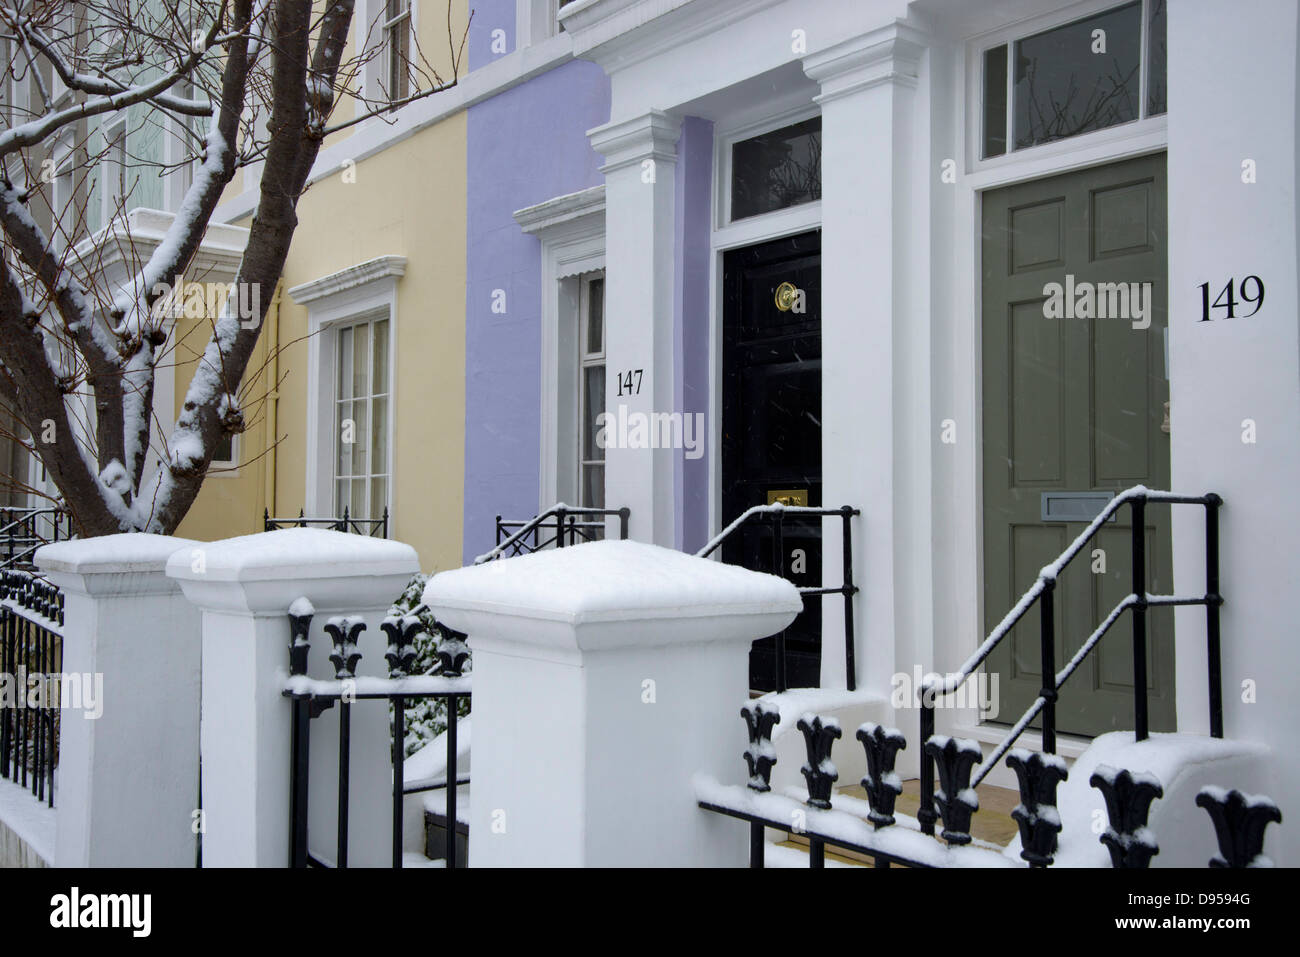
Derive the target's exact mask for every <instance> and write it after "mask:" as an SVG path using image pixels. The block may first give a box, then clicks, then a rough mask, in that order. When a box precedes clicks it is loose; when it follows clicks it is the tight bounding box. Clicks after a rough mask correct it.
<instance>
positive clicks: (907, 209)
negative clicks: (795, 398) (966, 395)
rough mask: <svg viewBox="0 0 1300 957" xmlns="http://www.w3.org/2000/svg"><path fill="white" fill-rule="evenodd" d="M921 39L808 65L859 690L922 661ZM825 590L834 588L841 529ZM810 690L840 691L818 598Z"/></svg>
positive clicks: (869, 44)
mask: <svg viewBox="0 0 1300 957" xmlns="http://www.w3.org/2000/svg"><path fill="white" fill-rule="evenodd" d="M922 40H923V37H922V35H921V34H919V33H918V32H917V31H915V30H914V29H912V28H911V27H908V26H907V25H905V24H902V23H897V22H896V23H894V24H891V25H889V26H887V27H884V28H881V29H879V30H875V31H872V32H870V33H867V34H864V35H862V36H859V37H855V38H853V39H851V40H847V41H845V42H843V43H840V44H837V45H836V46H834V47H831V48H830V49H828V50H824V51H822V52H820V53H816V54H814V55H812V56H809V57H808V58H807V59H805V61H804V71H805V72H806V73H807V74H808V76H809V77H811V78H812V79H814V80H816V81H817V82H818V83H819V84H820V85H821V94H820V95H819V96H818V97H817V98H816V99H817V102H818V103H819V104H820V105H821V109H822V354H823V355H825V356H828V357H830V361H829V364H828V366H827V368H828V370H829V373H828V374H827V375H825V376H824V377H823V380H822V473H823V491H822V499H823V501H824V502H825V503H827V504H828V505H831V506H839V505H854V506H857V507H859V508H861V509H862V516H861V518H859V519H857V520H856V521H855V526H854V539H853V550H854V555H853V575H854V579H855V582H856V584H858V586H859V587H860V588H861V591H860V592H859V594H858V596H857V603H856V606H855V610H856V615H855V625H856V633H857V641H856V644H857V661H856V665H857V669H856V670H857V681H858V688H859V689H862V690H871V691H876V692H878V693H881V694H883V695H886V696H888V694H889V689H890V684H889V680H890V676H891V675H892V674H893V673H894V672H895V671H896V670H903V671H907V672H909V673H910V672H911V670H912V665H913V663H915V662H917V661H922V662H923V664H924V666H925V667H927V668H928V667H929V659H928V657H925V654H926V652H925V650H924V648H918V647H917V643H918V642H920V641H924V642H925V646H924V647H925V648H928V642H929V634H930V622H931V612H932V606H931V602H932V595H931V588H930V582H931V579H930V567H931V563H930V507H931V502H930V487H931V480H930V446H931V442H932V437H933V436H934V434H935V432H934V428H935V427H937V424H936V423H931V422H930V421H929V419H930V412H929V407H930V366H929V362H930V349H929V329H930V323H929V311H928V310H929V299H928V292H927V289H928V280H927V278H926V277H927V275H928V273H927V271H926V269H927V266H926V264H927V263H928V261H929V255H928V248H927V243H928V232H927V231H926V227H925V226H924V223H926V222H928V219H929V208H928V202H927V200H926V199H925V196H926V192H925V189H924V176H925V175H926V168H927V165H928V164H927V161H926V151H927V149H928V146H927V144H928V138H927V137H926V136H925V135H924V134H923V132H922V131H918V130H915V129H914V126H915V125H916V124H915V119H914V113H915V111H916V109H917V92H916V88H917V84H918V73H919V66H918V64H919V59H920V57H921V54H922V52H923V46H922ZM825 534H826V544H825V548H824V551H823V555H824V558H823V561H824V563H825V564H824V569H825V570H824V575H825V578H826V581H828V582H832V583H837V582H839V581H840V580H841V576H842V574H843V571H842V563H841V556H842V539H841V523H840V521H839V520H838V519H835V520H828V521H827V522H826V523H825ZM823 613H824V619H823V620H824V622H825V627H824V629H823V631H824V636H825V637H824V639H823V644H822V686H823V687H831V688H834V687H840V688H842V687H844V681H845V671H844V669H845V665H844V648H843V634H844V630H843V602H842V601H841V600H840V599H839V598H834V599H828V600H825V601H824V603H823Z"/></svg>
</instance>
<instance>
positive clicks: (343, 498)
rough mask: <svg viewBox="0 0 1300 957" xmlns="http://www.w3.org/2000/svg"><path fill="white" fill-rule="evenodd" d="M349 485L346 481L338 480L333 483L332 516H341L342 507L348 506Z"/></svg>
mask: <svg viewBox="0 0 1300 957" xmlns="http://www.w3.org/2000/svg"><path fill="white" fill-rule="evenodd" d="M349 484H350V483H349V482H348V480H347V479H339V480H338V481H337V482H335V483H334V515H335V516H341V515H342V514H343V506H345V505H347V504H348V494H349V492H348V488H349Z"/></svg>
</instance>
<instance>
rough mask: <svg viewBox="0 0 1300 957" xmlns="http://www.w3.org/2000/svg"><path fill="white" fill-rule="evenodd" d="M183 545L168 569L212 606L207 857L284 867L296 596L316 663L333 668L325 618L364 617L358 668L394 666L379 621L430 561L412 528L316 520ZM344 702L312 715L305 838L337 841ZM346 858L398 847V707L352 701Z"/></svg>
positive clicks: (371, 856) (318, 851) (206, 657)
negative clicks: (391, 726)
mask: <svg viewBox="0 0 1300 957" xmlns="http://www.w3.org/2000/svg"><path fill="white" fill-rule="evenodd" d="M192 552H193V554H191V553H190V552H188V551H187V552H184V553H178V554H177V555H175V556H173V560H172V561H171V562H170V563H168V566H167V574H168V575H169V576H171V577H172V578H175V579H178V580H179V581H180V584H181V587H182V588H183V589H184V590H185V596H186V597H187V598H188V599H189V600H190V601H192V602H193V603H194V604H195V605H197V606H198V607H199V608H201V609H202V611H203V729H202V735H201V747H200V750H201V753H202V758H203V812H204V817H205V823H206V833H205V835H204V841H203V866H204V867H284V866H286V865H287V864H288V863H289V834H290V827H289V780H290V729H291V722H290V717H291V707H290V699H288V698H286V697H284V696H283V690H284V685H285V681H286V679H287V678H288V675H289V642H290V631H289V615H288V612H289V606H290V605H291V604H292V603H293V602H294V601H296V600H297V599H299V598H306V599H307V600H308V601H309V602H311V604H312V606H313V607H314V612H315V613H314V617H313V620H312V623H311V632H310V643H311V651H310V653H309V655H308V672H307V673H308V675H309V676H310V677H312V678H321V679H330V678H333V677H334V669H333V667H332V666H331V665H330V662H329V653H330V651H331V650H332V645H331V642H330V639H329V637H328V636H327V635H326V634H325V633H324V630H323V629H324V625H325V624H326V622H327V620H328V619H329V618H331V617H334V616H348V617H351V618H360V619H362V620H363V621H364V622H365V623H366V630H365V631H364V632H363V633H362V635H361V637H360V640H359V641H358V647H359V650H360V652H361V655H362V657H361V662H360V665H359V667H358V669H357V672H356V673H357V675H358V676H362V675H374V676H379V677H387V675H388V665H387V663H386V662H385V660H384V648H385V646H386V644H387V642H386V639H385V637H384V634H383V632H382V631H381V630H380V628H379V624H380V622H381V621H382V620H383V618H384V616H385V614H386V613H387V611H388V608H389V606H390V605H391V604H392V602H393V601H394V600H396V599H397V597H398V596H399V595H400V594H401V593H402V589H403V588H405V587H406V585H407V583H408V582H409V581H410V579H411V576H412V575H414V574H415V573H416V572H417V571H418V570H419V560H418V558H417V556H416V553H415V549H413V548H411V546H409V545H404V544H402V543H401V542H393V541H387V540H385V539H377V538H370V537H368V536H364V535H352V534H347V533H344V532H335V531H327V530H324V529H315V528H289V529H284V530H281V531H274V532H262V533H260V534H257V535H248V536H244V537H242V538H231V539H225V540H224V541H220V542H212V543H210V544H207V545H201V546H198V547H197V548H195V549H193V550H192ZM338 714H339V706H338V705H337V704H336V705H335V706H334V707H333V708H331V709H330V710H327V711H325V712H324V713H323V714H322V715H321V716H320V717H318V718H316V719H315V720H313V721H312V722H311V748H310V754H311V772H310V776H309V788H308V793H309V801H308V819H309V825H308V847H309V850H310V852H311V853H312V854H313V855H315V856H316V857H318V858H320V859H322V860H324V861H326V862H332V861H333V860H334V859H335V853H336V821H337V817H336V814H337V795H338V727H339V720H338ZM351 742H352V747H351V752H350V755H351V762H350V774H349V781H350V785H351V786H350V795H349V798H350V799H349V822H350V828H349V840H348V846H349V848H350V853H349V864H351V865H355V866H363V867H364V866H376V865H385V864H388V863H389V862H390V860H391V846H392V845H391V839H390V835H391V829H390V822H391V809H392V798H391V795H392V792H391V782H392V770H391V763H390V750H389V731H388V709H387V708H386V707H385V706H384V702H382V701H367V700H359V701H358V702H357V703H356V704H355V705H354V706H353V707H352V715H351Z"/></svg>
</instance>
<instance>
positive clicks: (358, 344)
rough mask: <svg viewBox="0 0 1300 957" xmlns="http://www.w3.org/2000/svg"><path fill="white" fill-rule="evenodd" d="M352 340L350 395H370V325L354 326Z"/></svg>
mask: <svg viewBox="0 0 1300 957" xmlns="http://www.w3.org/2000/svg"><path fill="white" fill-rule="evenodd" d="M353 336H354V338H353V341H352V395H353V396H355V397H361V396H366V395H370V388H369V386H370V382H369V380H370V375H369V372H370V326H368V325H362V326H354V327H353Z"/></svg>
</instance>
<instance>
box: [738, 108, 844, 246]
mask: <svg viewBox="0 0 1300 957" xmlns="http://www.w3.org/2000/svg"><path fill="white" fill-rule="evenodd" d="M797 92H798V95H797V96H796V97H795V98H794V99H795V100H796V102H797V104H798V105H797V106H794V107H790V108H787V109H785V110H781V109H780V105H779V104H777V105H776V106H775V108H776V109H777V110H778V111H779V112H776V113H772V112H771V110H772V109H773V105H772V104H766V107H767V108H766V110H765V112H764V115H763V118H762V119H759V120H751V121H748V122H746V121H745V120H744V119H741V120H740V121H739V122H738V123H733V124H731V125H728V126H727V127H726V128H724V129H719V130H715V133H714V137H713V169H714V170H715V175H714V178H713V180H714V189H713V229H714V235H715V237H721V240H720V242H715V245H722V246H727V247H731V246H746V245H750V244H751V243H755V242H761V241H762V239H764V238H770V237H771V236H772V234H773V233H776V234H778V235H787V236H788V235H792V234H794V233H797V232H800V231H802V230H806V229H816V228H817V227H818V226H820V225H821V221H822V203H821V200H820V199H815V200H812V201H811V202H807V203H799V204H798V205H796V206H787V207H786V208H785V209H774V210H772V211H771V212H767V213H757V214H755V215H753V216H746V217H745V218H744V219H738V220H734V221H733V220H732V218H731V175H732V173H731V166H732V163H731V155H732V147H734V146H735V145H736V144H737V143H740V142H743V141H744V140H748V139H752V138H754V137H755V136H761V135H762V134H764V133H771V132H773V131H774V130H780V129H784V128H785V127H787V126H794V125H795V124H796V123H802V122H803V121H804V120H811V119H813V118H815V117H819V116H821V108H820V107H818V106H815V105H809V103H808V97H807V95H806V93H805V92H804V91H797Z"/></svg>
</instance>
